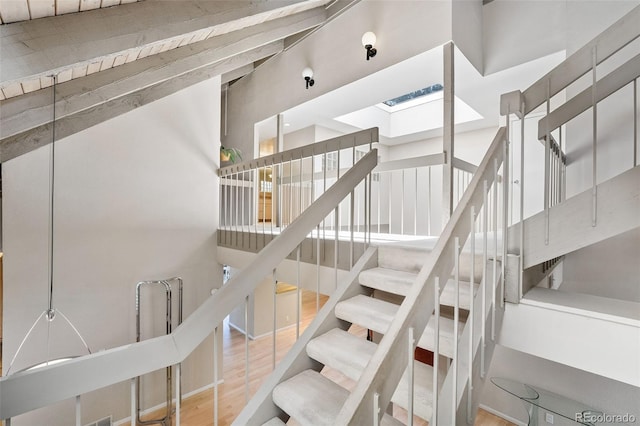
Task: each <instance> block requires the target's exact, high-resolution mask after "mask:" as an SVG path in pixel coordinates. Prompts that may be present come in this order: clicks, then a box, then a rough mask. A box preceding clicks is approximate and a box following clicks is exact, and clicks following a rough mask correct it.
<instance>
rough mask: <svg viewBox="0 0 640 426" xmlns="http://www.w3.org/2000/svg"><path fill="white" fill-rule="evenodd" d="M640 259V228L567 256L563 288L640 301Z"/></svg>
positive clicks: (563, 289)
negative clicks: (639, 261)
mask: <svg viewBox="0 0 640 426" xmlns="http://www.w3.org/2000/svg"><path fill="white" fill-rule="evenodd" d="M594 259H597V261H594ZM638 259H640V229H638V228H637V229H634V230H633V231H630V232H627V233H624V234H621V235H618V236H616V237H613V238H609V239H608V240H604V241H601V242H599V243H597V244H594V245H592V246H589V247H585V248H583V249H580V250H578V251H575V252H573V253H569V254H568V255H567V256H565V259H564V262H563V263H564V269H563V276H564V280H563V283H562V286H561V287H560V289H561V290H562V291H567V292H577V293H586V294H593V295H594V296H601V297H610V298H613V299H621V300H629V301H632V302H640V285H639V278H638V277H640V263H638V262H637V260H638Z"/></svg>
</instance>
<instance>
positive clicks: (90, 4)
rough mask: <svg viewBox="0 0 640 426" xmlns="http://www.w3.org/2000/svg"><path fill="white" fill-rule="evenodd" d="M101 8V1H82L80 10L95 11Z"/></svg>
mask: <svg viewBox="0 0 640 426" xmlns="http://www.w3.org/2000/svg"><path fill="white" fill-rule="evenodd" d="M99 8H100V0H80V10H81V11H85V10H93V9H99Z"/></svg>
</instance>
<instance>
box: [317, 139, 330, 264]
mask: <svg viewBox="0 0 640 426" xmlns="http://www.w3.org/2000/svg"><path fill="white" fill-rule="evenodd" d="M327 149H328V148H327V145H325V147H324V166H323V167H322V180H323V183H322V193H323V194H324V193H326V192H327ZM326 238H327V227H326V218H324V219H322V241H323V244H322V258H323V259H325V258H326V257H327V256H326V254H327V250H326V249H327V244H326ZM318 263H319V262H318Z"/></svg>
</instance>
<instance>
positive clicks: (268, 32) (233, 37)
mask: <svg viewBox="0 0 640 426" xmlns="http://www.w3.org/2000/svg"><path fill="white" fill-rule="evenodd" d="M325 13H326V12H325V10H324V8H316V9H313V10H308V11H305V12H302V13H299V14H296V15H291V16H286V17H284V18H279V19H276V20H272V21H268V22H265V23H263V24H260V25H255V26H252V27H249V28H245V29H243V30H239V31H234V32H232V33H228V34H224V35H221V36H218V37H215V38H212V39H209V40H207V41H204V42H201V43H198V44H194V45H189V46H185V47H182V48H178V49H174V50H171V51H167V52H164V53H162V54H158V55H154V56H150V57H147V58H144V59H141V60H137V61H134V62H131V63H129V64H124V65H122V66H120V67H116V68H112V69H109V70H106V71H103V72H100V73H96V74H92V75H89V76H86V77H83V78H79V79H76V80H72V81H68V82H66V83H63V84H59V85H58V86H57V91H56V97H57V102H56V116H57V117H58V118H59V121H62V120H65V119H66V120H67V121H72V119H73V116H74V115H78V116H82V115H83V114H84V112H85V111H87V110H96V108H98V109H99V108H101V107H102V109H105V108H104V106H105V105H106V104H107V103H108V102H110V101H111V100H113V99H116V98H121V97H122V96H127V95H131V94H135V93H137V92H138V91H139V89H140V88H144V87H149V86H153V85H156V84H159V83H162V82H165V81H168V80H172V79H176V78H178V77H180V76H182V75H184V74H187V73H191V72H193V71H195V70H198V69H204V68H207V67H209V66H212V65H215V64H217V63H218V62H220V61H222V60H225V59H229V58H232V57H234V56H235V55H241V54H243V53H245V52H249V51H252V50H253V49H256V48H259V47H261V46H265V48H264V49H260V50H259V52H260V54H259V55H253V56H251V57H252V58H254V61H257V60H260V59H262V58H265V57H267V56H270V55H273V54H275V53H278V52H279V51H281V50H282V48H283V45H284V44H283V42H282V40H283V39H284V38H285V37H287V36H289V35H291V34H295V33H297V32H299V31H304V30H305V29H307V28H310V27H313V26H316V25H320V24H321V23H322V22H323V21H324V17H325ZM275 41H278V43H277V44H273V43H274V42H275ZM252 62H253V61H251V62H246V63H245V62H242V63H239V64H238V66H237V68H239V67H244V66H246V65H248V64H249V63H252ZM232 70H233V69H226V70H225V71H224V72H229V71H232ZM191 84H193V83H191ZM183 87H186V86H183ZM134 97H135V96H134ZM0 107H1V108H0V121H2V127H1V128H0V161H6V160H7V159H10V158H14V157H15V156H17V155H21V154H22V153H25V152H29V151H30V150H32V149H35V148H37V147H39V146H43V145H44V144H46V143H48V139H49V138H50V126H49V124H50V122H51V118H52V116H53V107H52V96H51V92H50V90H46V91H45V90H40V91H37V92H33V93H29V94H26V95H23V96H19V97H16V98H10V99H6V100H3V101H0ZM102 115H103V116H104V119H105V120H106V119H109V118H111V116H110V114H109V113H108V112H106V111H103V113H102ZM116 115H118V114H116ZM103 121H104V120H103ZM87 122H89V121H87ZM91 122H92V123H93V124H97V123H96V122H95V120H92V121H91ZM86 127H87V126H85V127H82V126H72V127H67V128H66V130H64V131H61V130H60V129H59V128H58V127H56V133H57V134H58V135H59V137H64V136H69V135H71V134H73V133H75V132H77V131H79V130H83V129H84V128H86ZM19 145H23V146H22V147H19Z"/></svg>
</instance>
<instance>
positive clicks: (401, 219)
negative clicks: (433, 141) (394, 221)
mask: <svg viewBox="0 0 640 426" xmlns="http://www.w3.org/2000/svg"><path fill="white" fill-rule="evenodd" d="M404 186H405V183H404V169H402V187H401V188H402V198H401V200H400V235H404Z"/></svg>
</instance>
